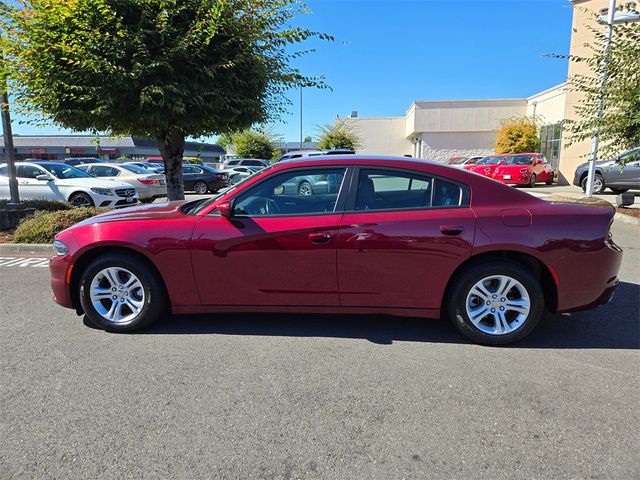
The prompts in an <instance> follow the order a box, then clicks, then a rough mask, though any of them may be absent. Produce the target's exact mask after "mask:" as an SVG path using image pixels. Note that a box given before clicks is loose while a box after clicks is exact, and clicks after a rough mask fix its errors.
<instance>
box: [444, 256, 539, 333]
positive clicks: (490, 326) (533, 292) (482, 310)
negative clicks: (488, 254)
mask: <svg viewBox="0 0 640 480" xmlns="http://www.w3.org/2000/svg"><path fill="white" fill-rule="evenodd" d="M447 307H448V308H447V310H448V313H449V317H450V318H451V320H452V321H453V323H454V325H455V326H456V327H457V328H458V330H459V331H460V332H461V333H462V334H463V335H465V336H466V337H468V338H470V339H471V340H473V341H474V342H477V343H481V344H485V345H506V344H509V343H513V342H517V341H518V340H522V339H523V338H524V337H526V336H527V335H529V334H530V333H531V332H532V331H533V329H534V328H535V327H536V325H537V324H538V322H539V321H540V318H541V317H542V313H543V311H544V294H543V292H542V289H541V288H540V285H539V282H538V281H536V279H535V278H534V277H533V276H532V275H531V273H529V271H528V270H526V269H525V268H524V267H522V266H521V265H520V264H518V263H511V262H503V261H492V262H488V263H486V264H476V265H474V266H473V267H470V268H467V269H466V270H464V271H463V272H462V273H461V275H460V276H458V277H457V278H456V279H455V287H454V289H453V291H452V292H451V295H450V296H449V299H448V306H447Z"/></svg>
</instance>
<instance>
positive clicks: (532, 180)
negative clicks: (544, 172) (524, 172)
mask: <svg viewBox="0 0 640 480" xmlns="http://www.w3.org/2000/svg"><path fill="white" fill-rule="evenodd" d="M537 181H538V180H537V179H536V174H535V173H532V174H531V178H530V179H529V186H530V187H531V188H533V187H535V186H536V182H537Z"/></svg>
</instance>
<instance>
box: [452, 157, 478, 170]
mask: <svg viewBox="0 0 640 480" xmlns="http://www.w3.org/2000/svg"><path fill="white" fill-rule="evenodd" d="M481 158H484V157H483V156H482V155H475V156H472V157H451V158H450V159H449V161H448V162H447V165H449V166H451V167H456V168H463V167H464V166H465V165H475V163H476V162H477V161H478V160H480V159H481Z"/></svg>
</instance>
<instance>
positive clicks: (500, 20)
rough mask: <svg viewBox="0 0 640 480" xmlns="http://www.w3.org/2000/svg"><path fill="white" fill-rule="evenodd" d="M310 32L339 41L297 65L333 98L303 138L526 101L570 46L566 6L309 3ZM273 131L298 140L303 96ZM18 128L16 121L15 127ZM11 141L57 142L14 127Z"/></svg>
mask: <svg viewBox="0 0 640 480" xmlns="http://www.w3.org/2000/svg"><path fill="white" fill-rule="evenodd" d="M307 3H308V6H309V7H310V9H311V10H312V11H313V13H312V14H311V15H306V16H304V17H302V18H300V19H299V22H300V23H301V24H303V25H304V26H306V27H308V28H311V29H313V30H317V31H322V32H325V33H329V34H331V35H333V36H334V37H335V38H336V40H335V41H334V42H312V43H311V44H310V45H311V46H313V47H316V48H317V52H315V53H313V54H311V55H309V56H306V57H303V58H301V59H298V60H296V63H295V65H296V66H298V67H300V68H301V69H302V71H303V72H304V73H306V74H309V75H324V76H325V77H326V80H327V83H328V84H329V85H330V86H331V87H332V90H314V89H308V90H305V91H304V103H303V106H304V109H303V112H304V115H303V132H304V135H305V136H306V135H311V136H313V135H314V134H316V133H317V126H318V125H321V124H324V123H328V122H331V121H332V120H333V118H334V117H335V116H336V115H337V114H339V115H348V114H349V113H350V112H351V111H352V110H357V111H358V113H359V115H360V116H386V115H403V114H404V112H405V110H406V109H407V108H408V107H409V105H410V104H411V102H412V101H413V100H435V99H470V98H510V97H527V96H529V95H532V94H533V93H536V92H538V91H541V90H544V89H546V88H549V87H551V86H553V85H556V84H558V83H561V82H563V81H564V80H565V79H566V73H567V64H566V62H565V61H562V60H557V59H551V58H544V55H545V54H548V53H567V52H568V50H569V41H570V37H571V5H570V2H569V0H495V1H484V0H462V1H460V0H456V1H453V0H452V1H436V0H310V1H308V2H307ZM290 99H291V101H292V105H291V106H290V107H289V112H290V113H289V114H288V115H284V116H283V117H282V119H281V121H279V122H277V123H275V124H273V125H272V130H274V131H275V132H277V133H279V134H280V135H281V136H282V137H283V138H284V139H286V140H290V141H297V140H298V139H299V137H300V133H299V132H300V126H299V125H300V123H299V122H300V117H299V93H298V92H291V94H290ZM16 120H17V119H16ZM14 132H15V133H18V134H20V133H21V134H28V133H42V134H49V133H56V132H61V130H59V129H58V128H56V127H51V128H46V129H36V128H34V127H30V126H27V125H18V124H17V122H16V123H15V124H14Z"/></svg>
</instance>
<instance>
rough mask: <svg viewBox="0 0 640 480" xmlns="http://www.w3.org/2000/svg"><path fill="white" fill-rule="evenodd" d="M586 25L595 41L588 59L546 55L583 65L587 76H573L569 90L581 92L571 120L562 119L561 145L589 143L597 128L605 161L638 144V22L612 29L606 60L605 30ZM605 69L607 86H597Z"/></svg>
mask: <svg viewBox="0 0 640 480" xmlns="http://www.w3.org/2000/svg"><path fill="white" fill-rule="evenodd" d="M575 8H580V7H575ZM597 16H598V15H595V16H594V21H593V25H594V26H593V27H589V29H590V30H591V32H592V34H593V36H594V38H595V41H594V42H591V43H589V45H588V47H589V49H590V53H591V54H590V55H589V56H585V57H580V56H573V55H569V56H567V55H551V56H552V57H555V58H564V59H569V61H570V62H576V63H585V64H586V65H587V66H588V67H589V68H588V69H589V73H588V74H586V75H577V74H576V75H573V76H572V77H571V78H569V79H568V88H570V89H572V90H574V91H577V92H580V93H581V94H582V96H583V100H582V101H581V103H580V104H579V105H577V106H576V107H575V112H576V114H577V118H576V119H568V120H565V123H564V129H565V132H567V133H568V135H567V137H566V138H567V141H566V142H565V146H569V145H571V144H573V143H576V142H580V141H583V140H588V139H590V138H591V137H593V135H594V133H595V132H596V130H597V128H598V127H599V128H600V147H599V156H600V157H601V158H602V157H608V156H613V155H615V154H618V153H620V151H623V150H627V149H630V148H633V147H635V146H638V145H640V68H639V67H638V59H639V58H640V23H628V24H619V25H616V26H615V29H614V32H613V37H612V41H611V45H610V48H609V54H608V56H607V58H605V49H604V45H605V41H606V37H605V32H604V29H603V28H602V27H601V26H598V24H597V23H596V17H597ZM603 67H604V68H605V69H606V74H607V82H606V86H605V89H604V91H601V88H600V84H601V81H600V74H601V71H602V68H603ZM600 97H602V100H603V112H602V118H601V119H600V121H598V117H597V112H598V106H599V98H600Z"/></svg>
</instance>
